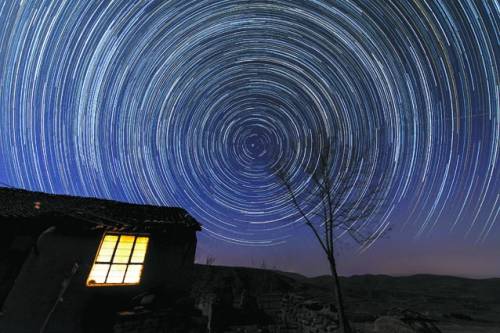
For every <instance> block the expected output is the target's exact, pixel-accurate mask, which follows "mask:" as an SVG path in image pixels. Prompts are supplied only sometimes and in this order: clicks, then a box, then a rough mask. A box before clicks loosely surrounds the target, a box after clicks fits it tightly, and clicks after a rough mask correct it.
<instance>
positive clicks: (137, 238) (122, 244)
mask: <svg viewBox="0 0 500 333" xmlns="http://www.w3.org/2000/svg"><path fill="white" fill-rule="evenodd" d="M148 242H149V237H147V236H143V235H116V234H106V235H104V237H103V239H102V241H101V245H100V246H99V250H98V251H97V255H96V258H95V261H94V265H93V266H92V269H91V270H90V274H89V276H88V278H87V286H109V285H132V284H138V283H139V282H140V281H141V275H142V270H143V267H144V258H145V257H146V250H147V248H148Z"/></svg>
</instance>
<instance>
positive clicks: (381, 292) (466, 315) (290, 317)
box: [193, 265, 500, 333]
mask: <svg viewBox="0 0 500 333" xmlns="http://www.w3.org/2000/svg"><path fill="white" fill-rule="evenodd" d="M195 270H196V274H195V276H196V278H195V284H194V286H193V296H194V298H195V299H196V302H197V304H198V307H199V308H200V309H202V310H205V311H207V310H208V307H210V306H209V304H212V308H211V309H210V311H212V315H213V318H212V320H213V321H214V322H215V323H213V324H214V326H215V327H218V325H219V327H225V328H224V331H228V332H254V331H255V332H257V331H259V329H260V330H262V332H266V329H267V330H268V331H269V332H274V331H276V332H278V331H279V332H335V325H334V321H335V318H336V312H335V308H334V306H331V305H330V304H331V303H332V302H333V300H332V296H331V295H332V294H331V288H330V281H329V277H328V276H322V277H316V278H306V277H304V276H302V275H298V274H291V273H283V272H278V271H270V270H262V269H251V268H234V267H219V266H205V265H196V266H195ZM342 286H343V290H344V294H345V298H346V307H347V313H348V314H349V318H350V320H351V321H352V322H353V326H354V327H355V328H356V329H357V330H358V331H359V332H367V333H368V332H386V333H390V332H403V333H406V332H409V333H411V332H439V331H440V332H444V333H448V332H450V333H451V332H464V333H465V332H471V333H475V332H478V333H479V332H485V333H486V332H491V333H494V332H500V315H499V314H500V279H483V280H473V279H464V278H456V277H448V276H433V275H415V276H409V277H391V276H384V275H364V276H353V277H349V278H343V279H342ZM214 304H215V305H216V306H213V305H214ZM217 312H220V313H224V314H225V315H217Z"/></svg>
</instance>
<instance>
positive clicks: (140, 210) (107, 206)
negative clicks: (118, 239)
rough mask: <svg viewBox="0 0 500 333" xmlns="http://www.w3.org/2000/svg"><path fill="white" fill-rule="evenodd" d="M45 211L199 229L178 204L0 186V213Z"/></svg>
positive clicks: (112, 222) (116, 223)
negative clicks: (127, 200) (108, 198)
mask: <svg viewBox="0 0 500 333" xmlns="http://www.w3.org/2000/svg"><path fill="white" fill-rule="evenodd" d="M46 215H59V216H61V215H62V216H64V215H66V216H72V217H74V218H78V219H81V220H85V221H88V222H92V223H95V224H102V225H105V226H111V227H114V228H116V227H123V228H128V227H148V228H150V227H153V228H158V227H160V228H162V227H163V226H166V225H172V224H175V225H180V226H185V227H189V228H195V229H197V230H199V229H200V224H199V223H198V222H197V221H196V220H195V219H194V218H193V217H191V216H190V215H189V214H188V212H187V211H186V210H185V209H183V208H179V207H162V206H153V205H139V204H131V203H125V202H118V201H113V200H104V199H97V198H85V197H77V196H69V195H57V194H48V193H42V192H32V191H27V190H21V189H13V188H0V217H11V218H29V217H37V216H46Z"/></svg>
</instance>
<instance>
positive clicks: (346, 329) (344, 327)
mask: <svg viewBox="0 0 500 333" xmlns="http://www.w3.org/2000/svg"><path fill="white" fill-rule="evenodd" d="M328 261H329V262H330V271H331V273H332V278H333V290H334V294H335V301H336V302H337V308H338V309H337V310H338V316H339V326H340V332H342V333H351V326H350V325H349V321H348V320H347V318H346V315H345V311H344V301H343V299H342V291H341V290H340V282H339V276H338V274H337V267H336V266H335V258H334V257H333V256H331V257H330V256H329V257H328Z"/></svg>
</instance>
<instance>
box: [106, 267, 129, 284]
mask: <svg viewBox="0 0 500 333" xmlns="http://www.w3.org/2000/svg"><path fill="white" fill-rule="evenodd" d="M126 269H127V265H111V269H110V270H109V274H108V279H107V280H106V283H123V277H124V275H125V270H126Z"/></svg>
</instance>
